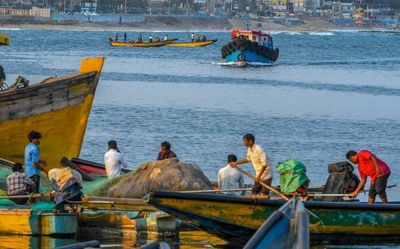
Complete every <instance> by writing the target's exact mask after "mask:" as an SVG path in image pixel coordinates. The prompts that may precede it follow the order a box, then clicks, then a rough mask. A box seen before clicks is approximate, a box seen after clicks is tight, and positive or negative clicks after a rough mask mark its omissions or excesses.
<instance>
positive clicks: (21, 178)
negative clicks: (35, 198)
mask: <svg viewBox="0 0 400 249" xmlns="http://www.w3.org/2000/svg"><path fill="white" fill-rule="evenodd" d="M12 171H13V173H12V174H11V175H9V176H8V177H7V194H8V195H10V196H15V195H27V194H30V193H33V192H34V191H35V183H34V182H33V181H32V180H31V179H29V178H28V177H26V175H25V174H24V169H23V167H22V164H20V163H15V164H14V165H13V166H12ZM11 200H12V201H14V202H15V203H17V204H19V205H24V204H26V203H27V202H28V198H18V199H11Z"/></svg>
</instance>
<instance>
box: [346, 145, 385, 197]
mask: <svg viewBox="0 0 400 249" xmlns="http://www.w3.org/2000/svg"><path fill="white" fill-rule="evenodd" d="M346 158H347V159H348V160H349V161H351V162H352V163H354V164H357V165H358V171H359V173H360V177H361V181H360V183H359V184H358V186H357V188H356V190H355V191H354V192H353V193H352V196H353V197H357V195H358V193H360V191H361V190H362V189H363V187H364V185H365V183H366V182H367V177H370V178H371V187H370V189H369V197H368V202H369V203H375V198H376V195H379V197H380V198H381V200H382V203H388V198H387V195H386V187H387V182H388V179H389V176H390V168H389V166H388V165H387V164H386V163H385V162H384V161H382V160H381V159H379V158H378V157H377V156H375V155H374V154H372V153H371V152H370V151H368V150H362V151H360V152H358V153H357V152H355V151H353V150H351V151H349V152H347V154H346Z"/></svg>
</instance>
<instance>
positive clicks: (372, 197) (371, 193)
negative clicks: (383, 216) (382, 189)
mask: <svg viewBox="0 0 400 249" xmlns="http://www.w3.org/2000/svg"><path fill="white" fill-rule="evenodd" d="M375 185H376V182H375ZM375 185H372V184H371V186H370V187H369V193H368V203H370V204H372V203H375V198H376V189H375Z"/></svg>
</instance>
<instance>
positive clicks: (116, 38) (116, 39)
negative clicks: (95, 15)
mask: <svg viewBox="0 0 400 249" xmlns="http://www.w3.org/2000/svg"><path fill="white" fill-rule="evenodd" d="M115 41H116V42H117V41H118V33H116V34H115Z"/></svg>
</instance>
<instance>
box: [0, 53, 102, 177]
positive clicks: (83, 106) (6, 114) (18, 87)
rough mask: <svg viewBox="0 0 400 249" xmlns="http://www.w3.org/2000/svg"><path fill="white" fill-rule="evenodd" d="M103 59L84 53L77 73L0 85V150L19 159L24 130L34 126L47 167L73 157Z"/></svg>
mask: <svg viewBox="0 0 400 249" xmlns="http://www.w3.org/2000/svg"><path fill="white" fill-rule="evenodd" d="M103 62H104V57H98V58H87V59H83V60H82V62H81V65H80V70H79V72H78V73H76V74H71V75H66V76H60V77H50V78H47V79H45V80H43V81H41V82H39V83H37V84H32V85H28V83H27V81H24V82H21V81H17V84H14V85H11V86H10V87H8V89H6V90H3V91H0V136H1V138H2V139H0V156H1V157H3V158H7V160H10V161H14V162H19V163H23V161H24V149H25V145H26V144H27V143H28V139H27V135H28V133H29V132H30V131H32V130H36V131H39V132H40V133H41V134H42V140H41V145H40V159H41V160H43V161H45V162H46V163H47V165H43V167H45V168H46V170H49V169H50V168H54V167H59V165H60V163H59V162H60V159H61V158H62V157H63V156H66V157H68V158H72V157H78V156H79V153H80V150H81V146H82V142H83V137H84V134H85V131H86V125H87V122H88V119H89V114H90V110H91V107H92V103H93V99H94V95H95V92H96V88H97V84H98V81H99V78H100V73H101V70H102V67H103Z"/></svg>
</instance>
